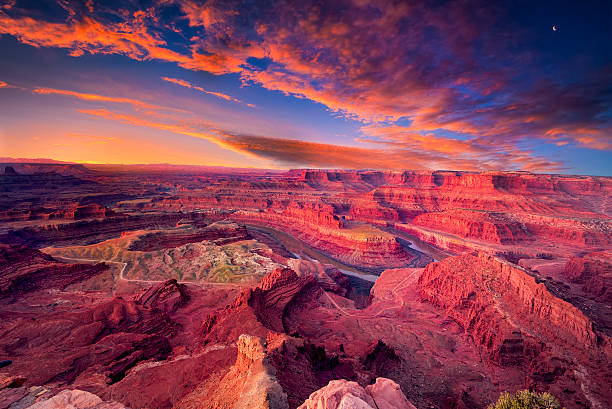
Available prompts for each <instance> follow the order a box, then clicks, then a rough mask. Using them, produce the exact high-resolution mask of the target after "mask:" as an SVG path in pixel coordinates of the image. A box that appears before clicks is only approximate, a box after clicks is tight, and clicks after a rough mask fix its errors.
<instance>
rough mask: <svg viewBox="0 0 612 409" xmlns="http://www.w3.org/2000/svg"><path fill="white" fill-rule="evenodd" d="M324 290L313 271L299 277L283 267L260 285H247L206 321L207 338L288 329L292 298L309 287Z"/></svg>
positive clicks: (221, 337)
mask: <svg viewBox="0 0 612 409" xmlns="http://www.w3.org/2000/svg"><path fill="white" fill-rule="evenodd" d="M317 290H320V289H319V287H318V286H317V285H316V279H315V278H314V276H312V275H306V276H303V277H298V275H297V274H295V272H294V271H293V270H291V269H288V268H281V269H277V270H274V271H272V272H271V273H269V274H268V275H266V276H265V277H264V278H263V279H262V280H261V282H260V284H259V286H257V287H254V288H251V289H246V290H244V291H243V292H242V294H241V295H240V297H238V298H237V299H236V300H235V301H234V302H233V303H232V304H231V305H230V306H228V307H227V308H226V309H225V310H223V311H220V312H219V313H217V314H214V315H211V316H209V317H208V318H207V320H206V321H205V322H204V323H203V324H202V333H203V335H204V337H205V339H206V340H207V342H211V341H213V340H218V339H220V340H224V341H226V340H231V339H236V338H237V337H238V335H240V333H244V332H245V331H246V330H249V332H250V333H252V334H256V335H258V336H261V337H265V336H266V334H267V332H268V330H272V331H276V332H285V324H284V319H285V317H286V316H287V314H288V312H289V310H290V309H291V307H292V305H293V304H292V302H293V301H294V300H295V299H296V298H297V297H299V296H300V295H302V294H304V293H307V292H309V291H317Z"/></svg>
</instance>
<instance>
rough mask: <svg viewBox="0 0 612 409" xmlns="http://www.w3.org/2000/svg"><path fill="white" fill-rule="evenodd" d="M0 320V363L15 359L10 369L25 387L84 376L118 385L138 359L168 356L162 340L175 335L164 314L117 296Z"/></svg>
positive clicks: (64, 381)
mask: <svg viewBox="0 0 612 409" xmlns="http://www.w3.org/2000/svg"><path fill="white" fill-rule="evenodd" d="M2 318H3V319H6V320H7V321H6V322H5V324H4V325H3V326H2V328H1V329H0V339H1V341H0V359H8V358H10V359H13V365H11V366H10V367H9V369H10V370H11V371H17V372H18V373H21V374H24V375H25V376H26V377H27V379H28V384H29V385H32V384H34V385H43V384H45V383H47V382H55V383H59V384H64V385H66V384H70V383H72V382H73V381H74V380H75V379H77V377H87V376H97V377H100V376H103V377H104V379H106V382H108V383H109V384H110V383H114V382H117V381H119V380H121V379H122V378H123V377H124V376H125V373H126V371H128V370H129V369H130V368H132V367H133V366H134V365H136V364H137V363H138V362H140V361H142V360H147V359H164V358H166V357H167V356H168V353H169V352H170V345H169V343H168V340H167V339H166V336H171V335H172V334H174V333H175V332H176V325H175V324H174V323H172V322H171V321H170V320H169V319H168V318H167V316H165V315H164V314H163V313H161V312H150V311H147V310H144V309H142V308H141V307H139V306H138V305H137V304H135V303H134V302H130V301H125V300H122V299H120V298H116V299H114V300H112V301H109V302H106V303H103V304H101V305H98V306H95V307H92V308H87V309H81V310H76V311H74V312H57V313H50V314H47V315H44V316H40V317H38V319H35V320H33V319H32V318H31V317H28V316H27V315H23V316H19V318H17V319H16V318H15V317H14V316H13V317H10V316H9V315H7V314H6V313H3V314H2ZM9 319H10V320H9Z"/></svg>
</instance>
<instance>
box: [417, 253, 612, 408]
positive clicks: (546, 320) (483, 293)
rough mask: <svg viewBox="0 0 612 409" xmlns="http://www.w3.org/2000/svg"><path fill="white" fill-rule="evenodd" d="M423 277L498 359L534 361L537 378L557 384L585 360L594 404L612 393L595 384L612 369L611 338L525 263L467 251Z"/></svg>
mask: <svg viewBox="0 0 612 409" xmlns="http://www.w3.org/2000/svg"><path fill="white" fill-rule="evenodd" d="M419 283H420V285H421V295H422V297H423V298H424V299H425V300H428V301H430V302H432V303H434V304H436V305H438V306H440V307H442V308H443V309H444V310H445V311H446V313H447V314H448V315H449V316H450V317H452V318H453V319H454V320H456V321H457V322H458V323H459V324H460V325H461V326H462V327H463V329H464V331H465V333H466V334H467V335H468V336H469V337H471V339H472V340H473V342H474V343H475V344H476V345H478V346H479V347H480V348H481V349H482V350H483V351H484V352H485V353H486V354H487V357H488V359H489V360H490V361H491V362H494V363H495V364H497V365H500V366H502V367H508V366H518V367H528V368H529V371H530V378H531V381H532V382H534V384H546V385H549V384H554V383H557V386H556V387H558V388H561V386H559V385H562V384H564V383H565V382H567V381H568V377H569V379H571V376H570V375H568V373H569V371H571V370H572V368H578V367H580V368H583V370H586V371H588V372H589V373H591V378H590V379H584V380H582V381H581V382H582V388H586V390H590V391H591V392H590V393H589V394H586V395H585V396H586V397H587V398H588V399H591V404H592V405H594V406H597V405H598V404H599V403H598V402H602V401H606V400H609V399H610V398H611V396H610V393H609V391H605V390H602V389H600V388H598V387H597V386H596V385H598V384H605V383H606V382H607V379H610V377H611V375H612V374H611V373H610V371H609V370H608V369H607V368H606V364H604V362H609V361H610V358H611V357H612V349H611V343H610V338H608V337H607V336H606V335H604V334H602V333H600V332H598V331H597V330H596V329H595V326H594V324H593V322H592V321H591V320H590V319H589V318H587V317H586V316H585V315H584V314H583V313H582V311H580V310H579V309H578V308H576V307H575V306H574V305H572V304H570V303H568V302H566V301H564V300H562V299H560V298H557V297H556V296H554V295H553V294H552V293H551V292H549V291H548V290H547V288H546V286H545V285H544V284H543V283H538V282H537V281H536V280H535V279H534V278H533V277H532V276H530V275H529V274H528V272H527V271H526V270H524V269H522V268H521V267H518V266H516V265H513V264H511V263H508V262H506V261H503V260H501V259H498V258H495V257H492V256H488V255H484V254H478V255H471V254H465V255H462V256H457V257H452V258H448V259H446V260H444V261H442V262H439V263H432V264H430V265H429V266H427V267H426V268H425V270H424V271H423V274H422V275H421V277H420V278H419ZM586 368H590V369H586ZM595 378H598V379H595Z"/></svg>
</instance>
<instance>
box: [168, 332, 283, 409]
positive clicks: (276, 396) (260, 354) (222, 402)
mask: <svg viewBox="0 0 612 409" xmlns="http://www.w3.org/2000/svg"><path fill="white" fill-rule="evenodd" d="M266 349H267V348H266V345H265V343H264V341H263V340H262V339H261V338H257V337H253V336H250V335H245V334H243V335H240V337H239V338H238V357H237V358H236V364H235V365H234V366H233V367H231V368H230V369H229V370H228V371H226V372H221V373H218V374H216V375H214V376H213V377H211V378H210V379H208V380H207V381H205V382H204V383H203V384H201V385H199V386H198V387H197V388H196V389H195V390H194V391H193V392H192V393H190V394H189V395H187V396H186V397H184V398H183V399H182V400H181V401H180V402H179V403H178V404H177V405H176V406H175V409H215V408H236V409H251V408H252V409H289V405H288V404H287V394H286V393H285V392H284V391H283V389H282V387H281V386H280V384H279V383H278V380H277V378H276V370H275V369H274V367H273V366H272V365H270V363H269V362H268V358H267V351H266Z"/></svg>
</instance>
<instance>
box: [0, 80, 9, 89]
mask: <svg viewBox="0 0 612 409" xmlns="http://www.w3.org/2000/svg"><path fill="white" fill-rule="evenodd" d="M6 87H8V84H7V83H6V82H4V81H0V88H6Z"/></svg>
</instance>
